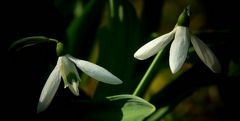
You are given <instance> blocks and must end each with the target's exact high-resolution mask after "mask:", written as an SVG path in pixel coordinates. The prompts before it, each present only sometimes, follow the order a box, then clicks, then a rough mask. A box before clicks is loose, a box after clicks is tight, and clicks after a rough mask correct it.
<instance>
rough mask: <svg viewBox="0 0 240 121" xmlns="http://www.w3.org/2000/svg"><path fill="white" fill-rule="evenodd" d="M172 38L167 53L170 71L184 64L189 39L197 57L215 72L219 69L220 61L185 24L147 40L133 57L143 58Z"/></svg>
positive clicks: (156, 50)
mask: <svg viewBox="0 0 240 121" xmlns="http://www.w3.org/2000/svg"><path fill="white" fill-rule="evenodd" d="M172 40H173V42H172V44H171V47H170V54H169V65H170V69H171V71H172V73H176V72H177V71H178V70H179V69H180V68H181V67H182V65H183V64H184V61H185V60H186V57H187V52H188V48H189V45H190V41H191V43H192V45H193V47H194V49H195V51H196V53H197V54H198V56H199V58H200V59H201V60H202V61H203V63H204V64H205V65H206V66H207V67H209V68H210V69H211V70H212V71H213V72H215V73H219V72H220V71H221V66H220V63H219V61H218V59H217V58H216V56H215V55H214V53H213V52H212V51H211V50H210V49H209V48H208V47H207V45H205V44H204V43H203V42H202V41H201V40H200V39H199V38H197V37H196V36H195V35H193V34H192V33H191V32H190V30H189V28H188V27H185V26H176V27H175V28H174V29H173V30H172V31H171V32H169V33H167V34H164V35H162V36H160V37H158V38H156V39H154V40H152V41H150V42H148V43H147V44H145V45H144V46H142V47H141V48H140V49H138V50H137V51H136V52H135V54H134V57H135V58H137V59H139V60H145V59H147V58H149V57H151V56H153V55H154V54H156V53H157V52H159V51H160V50H161V49H163V48H164V47H166V45H167V44H169V43H170V42H171V41H172Z"/></svg>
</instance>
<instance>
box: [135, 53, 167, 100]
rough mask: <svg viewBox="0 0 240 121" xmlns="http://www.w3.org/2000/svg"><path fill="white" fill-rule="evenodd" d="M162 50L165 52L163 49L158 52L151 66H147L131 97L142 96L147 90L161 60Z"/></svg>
mask: <svg viewBox="0 0 240 121" xmlns="http://www.w3.org/2000/svg"><path fill="white" fill-rule="evenodd" d="M163 50H165V48H164V49H162V50H160V51H159V52H158V54H157V55H156V57H155V58H154V59H153V61H152V63H151V65H150V66H149V68H148V70H147V71H146V73H145V74H144V76H143V78H142V79H141V81H140V83H139V84H138V86H137V88H136V89H135V91H134V93H133V95H135V96H139V97H141V96H143V94H144V92H145V90H146V89H147V87H148V86H149V85H150V83H151V81H152V77H153V75H154V73H155V71H156V68H157V67H158V64H159V63H160V61H161V60H162V53H164V52H163Z"/></svg>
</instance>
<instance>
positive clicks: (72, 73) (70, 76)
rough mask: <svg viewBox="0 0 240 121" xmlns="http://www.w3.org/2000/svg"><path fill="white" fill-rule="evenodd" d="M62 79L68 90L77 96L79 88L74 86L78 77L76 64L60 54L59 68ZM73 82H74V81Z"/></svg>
mask: <svg viewBox="0 0 240 121" xmlns="http://www.w3.org/2000/svg"><path fill="white" fill-rule="evenodd" d="M60 72H61V75H62V78H63V81H64V83H65V86H64V87H65V88H66V87H69V89H70V91H71V92H72V93H73V94H74V95H76V96H78V95H79V90H78V88H76V86H78V85H76V84H79V82H80V81H81V80H80V77H79V74H78V71H77V68H76V66H75V65H74V63H73V62H72V61H70V60H69V59H68V57H67V56H62V61H61V69H60ZM74 82H75V83H74Z"/></svg>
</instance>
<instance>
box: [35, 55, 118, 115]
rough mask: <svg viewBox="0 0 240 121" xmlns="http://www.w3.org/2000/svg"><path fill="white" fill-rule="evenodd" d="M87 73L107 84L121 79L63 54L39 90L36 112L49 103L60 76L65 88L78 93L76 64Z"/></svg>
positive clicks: (42, 109) (75, 93)
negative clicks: (40, 90)
mask: <svg viewBox="0 0 240 121" xmlns="http://www.w3.org/2000/svg"><path fill="white" fill-rule="evenodd" d="M75 65H76V66H77V67H78V68H79V69H80V70H81V71H83V72H84V73H86V74H87V75H89V76H90V77H92V78H94V79H96V80H98V81H101V82H105V83H109V84H121V83H122V81H121V80H120V79H119V78H117V77H116V76H114V75H113V74H112V73H110V72H109V71H107V70H106V69H104V68H103V67H100V66H98V65H96V64H93V63H91V62H88V61H84V60H80V59H77V58H74V57H72V56H70V55H63V56H60V57H59V58H58V61H57V64H56V66H55V68H54V69H53V71H52V72H51V74H50V76H49V77H48V79H47V82H46V83H45V85H44V87H43V90H42V92H41V95H40V98H39V103H38V107H37V112H42V111H44V110H45V109H46V108H47V107H48V106H49V105H50V103H51V101H52V99H53V97H54V95H55V94H56V91H57V89H58V87H59V85H60V82H61V77H62V79H63V81H64V84H65V88H66V87H69V89H70V91H71V92H72V93H73V94H74V95H76V96H78V95H79V90H78V86H79V82H80V81H81V79H80V77H79V74H78V71H77V68H76V66H75Z"/></svg>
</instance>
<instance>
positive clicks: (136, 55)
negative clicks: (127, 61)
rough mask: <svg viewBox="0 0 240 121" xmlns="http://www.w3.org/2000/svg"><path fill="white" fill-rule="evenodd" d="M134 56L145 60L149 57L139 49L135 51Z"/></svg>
mask: <svg viewBox="0 0 240 121" xmlns="http://www.w3.org/2000/svg"><path fill="white" fill-rule="evenodd" d="M134 58H136V59H138V60H145V59H147V58H146V57H144V56H143V54H140V52H139V51H137V52H136V53H134Z"/></svg>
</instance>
